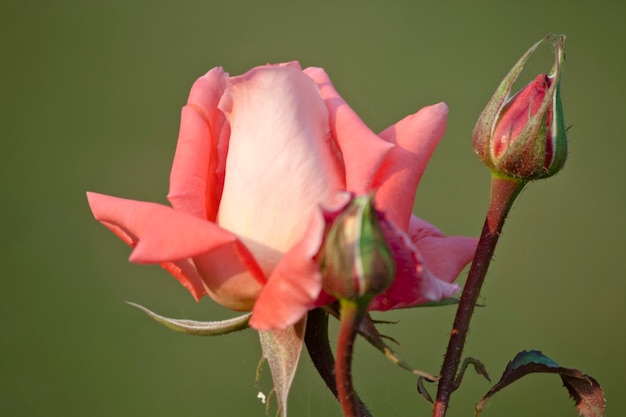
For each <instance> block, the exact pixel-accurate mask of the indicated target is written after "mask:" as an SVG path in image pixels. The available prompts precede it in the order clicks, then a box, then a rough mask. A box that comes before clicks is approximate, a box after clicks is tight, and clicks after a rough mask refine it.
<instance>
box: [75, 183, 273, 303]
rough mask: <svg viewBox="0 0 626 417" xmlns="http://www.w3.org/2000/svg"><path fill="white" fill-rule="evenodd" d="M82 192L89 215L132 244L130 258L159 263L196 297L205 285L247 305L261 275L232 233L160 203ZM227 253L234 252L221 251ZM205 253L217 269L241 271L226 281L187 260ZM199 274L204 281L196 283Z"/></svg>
mask: <svg viewBox="0 0 626 417" xmlns="http://www.w3.org/2000/svg"><path fill="white" fill-rule="evenodd" d="M87 197H88V199H89V205H90V206H91V210H92V212H93V214H94V217H95V218H96V219H97V220H99V221H100V222H102V223H103V224H104V225H105V226H107V227H108V228H109V229H110V230H111V231H113V233H115V234H116V235H117V236H118V237H120V238H121V239H122V240H123V241H124V242H126V243H127V244H128V245H130V246H132V247H134V248H135V249H134V251H133V253H132V254H131V256H130V261H131V262H137V263H158V264H160V265H161V266H162V267H163V268H164V269H166V270H167V271H168V272H170V273H171V274H172V275H174V276H175V277H176V278H178V279H179V281H180V282H181V283H182V284H183V285H184V286H185V287H186V288H187V289H189V290H190V291H191V293H192V294H193V295H194V297H195V298H196V299H198V298H200V297H201V296H202V295H203V294H205V293H206V290H205V286H206V287H207V288H210V289H213V288H216V287H219V288H220V291H209V293H210V294H211V295H212V297H213V299H214V300H215V301H217V302H218V303H220V304H223V305H225V306H227V307H230V308H233V309H246V308H248V309H249V308H250V306H251V302H250V299H251V298H256V295H257V294H258V291H259V290H260V284H259V282H258V280H260V279H262V274H261V272H260V269H259V267H258V266H257V265H256V263H255V262H254V259H252V258H251V256H250V254H249V253H248V252H247V250H246V249H245V247H243V245H241V243H240V242H239V241H238V240H237V238H236V237H235V236H234V235H232V234H231V233H229V232H227V231H226V230H224V229H221V228H220V227H218V226H216V225H215V224H213V223H210V222H207V221H205V220H201V219H198V218H197V217H195V216H192V215H189V214H186V213H181V212H177V211H175V210H173V209H171V208H169V207H166V206H162V205H160V204H155V203H146V202H142V201H134V200H126V199H122V198H117V197H110V196H106V195H103V194H96V193H87ZM213 252H215V253H213ZM230 252H232V253H235V254H236V256H228V257H227V256H224V255H225V254H228V253H230ZM209 254H211V255H209ZM209 257H212V258H211V259H212V260H213V262H215V263H216V264H217V265H219V268H220V270H221V271H226V272H228V271H233V270H239V271H244V272H245V274H241V275H240V277H239V279H232V280H229V281H227V278H230V277H231V276H230V275H228V274H224V273H222V274H221V275H215V276H211V275H205V274H204V273H203V272H204V271H203V270H202V269H200V270H199V271H198V270H197V269H196V266H195V265H194V264H193V263H192V262H191V260H190V259H189V258H194V260H198V262H200V263H201V262H202V261H203V260H205V259H208V258H209ZM216 258H217V260H216ZM201 273H202V276H204V277H205V279H204V281H209V282H208V284H207V283H206V282H202V281H203V280H202V278H201ZM255 278H256V279H255ZM213 280H214V281H213ZM224 282H226V284H225V283H224ZM241 288H245V291H242V290H241ZM238 297H241V299H240V300H239V299H238ZM233 299H235V300H236V302H234V301H232V300H233ZM246 303H247V304H246Z"/></svg>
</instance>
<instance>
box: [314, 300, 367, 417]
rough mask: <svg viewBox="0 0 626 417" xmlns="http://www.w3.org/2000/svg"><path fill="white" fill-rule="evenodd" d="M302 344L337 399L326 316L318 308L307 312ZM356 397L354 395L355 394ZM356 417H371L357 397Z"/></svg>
mask: <svg viewBox="0 0 626 417" xmlns="http://www.w3.org/2000/svg"><path fill="white" fill-rule="evenodd" d="M304 342H305V343H306V347H307V350H308V351H309V356H310V357H311V360H312V361H313V365H314V366H315V369H317V372H318V373H319V374H320V376H321V377H322V379H323V380H324V382H325V383H326V386H328V389H330V391H331V392H332V393H333V395H334V396H335V398H337V399H339V397H338V394H337V384H336V383H335V373H334V370H333V368H334V366H335V357H334V356H333V352H332V350H331V348H330V341H329V340H328V314H327V313H326V312H325V311H323V310H322V309H320V308H318V309H315V310H311V311H309V315H308V317H307V321H306V333H305V334H304ZM355 395H356V394H355ZM357 401H358V411H359V413H358V416H360V417H372V415H371V414H370V412H369V411H368V410H367V407H366V406H365V404H363V402H362V401H361V399H360V398H358V396H357Z"/></svg>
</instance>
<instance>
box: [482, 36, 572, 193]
mask: <svg viewBox="0 0 626 417" xmlns="http://www.w3.org/2000/svg"><path fill="white" fill-rule="evenodd" d="M546 40H551V41H552V42H553V46H554V53H555V59H554V65H553V66H552V70H551V72H550V74H547V75H546V74H540V75H538V76H537V77H536V78H535V79H534V80H533V81H532V82H531V83H529V84H528V85H527V86H526V87H524V88H523V89H522V90H521V91H519V92H518V93H517V94H515V95H513V96H512V97H510V96H509V94H510V91H511V88H512V86H513V83H514V82H515V80H516V79H517V77H518V76H519V74H520V73H521V71H522V69H523V67H524V64H525V63H526V61H527V60H528V58H529V57H530V55H531V54H532V53H533V52H534V51H535V50H536V49H537V47H538V46H539V45H540V44H541V43H543V42H544V41H546ZM564 41H565V37H564V36H562V35H554V36H552V35H549V36H548V37H546V38H545V39H543V40H541V41H539V42H537V43H536V44H535V45H533V46H532V47H531V48H530V49H529V50H528V51H527V52H526V53H525V54H524V55H523V56H522V57H521V58H520V60H519V61H518V62H517V63H516V64H515V66H513V68H512V69H511V71H510V72H509V73H508V74H507V76H506V77H505V78H504V80H503V81H502V83H501V84H500V86H499V87H498V89H497V90H496V92H495V93H494V95H493V97H492V98H491V100H490V101H489V103H488V104H487V106H486V107H485V109H484V110H483V113H482V114H481V116H480V118H479V119H478V122H477V124H476V128H475V129H474V137H473V143H474V151H475V152H476V154H477V155H478V156H479V158H480V159H481V160H482V161H483V162H484V163H485V164H486V165H487V166H488V167H489V168H490V169H491V170H492V171H493V172H494V173H496V174H498V175H504V176H507V177H513V178H516V179H520V180H524V181H526V180H534V179H539V178H546V177H550V176H552V175H554V174H556V173H557V172H558V171H559V170H561V168H562V167H563V165H564V164H565V160H566V158H567V138H566V132H565V130H566V129H565V123H564V120H563V110H562V107H561V97H560V82H561V71H562V65H563V61H564V56H565V54H564V52H563V42H564Z"/></svg>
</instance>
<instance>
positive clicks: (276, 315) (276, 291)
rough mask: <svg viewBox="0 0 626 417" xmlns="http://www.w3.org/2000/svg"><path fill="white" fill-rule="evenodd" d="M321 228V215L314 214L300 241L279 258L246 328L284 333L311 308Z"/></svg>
mask: <svg viewBox="0 0 626 417" xmlns="http://www.w3.org/2000/svg"><path fill="white" fill-rule="evenodd" d="M324 226H325V222H324V219H323V216H322V214H321V212H317V213H315V214H314V215H313V216H312V218H311V223H310V224H309V227H308V230H307V233H306V235H305V236H304V238H303V239H302V240H300V241H299V242H298V243H297V244H296V245H295V246H294V247H293V248H292V249H291V250H290V251H289V252H287V254H286V255H284V256H283V257H282V259H281V260H280V263H279V264H278V265H277V266H276V268H275V269H274V272H273V273H272V276H271V277H270V279H269V281H268V283H267V285H266V286H265V288H263V291H262V292H261V295H260V296H259V299H258V300H257V302H256V304H255V306H254V310H253V312H252V318H251V319H250V326H252V327H254V328H255V329H257V330H267V329H284V328H287V327H288V326H291V325H293V324H295V323H297V322H298V321H299V320H300V319H302V317H304V316H305V315H306V313H307V311H309V310H310V309H312V308H313V307H314V306H315V300H316V299H317V297H318V296H319V295H320V292H321V290H322V275H321V272H320V270H319V266H318V264H317V262H316V261H315V260H314V257H315V255H316V254H317V253H318V252H319V249H320V246H321V244H322V239H323V235H324Z"/></svg>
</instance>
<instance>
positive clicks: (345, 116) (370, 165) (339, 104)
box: [304, 68, 392, 195]
mask: <svg viewBox="0 0 626 417" xmlns="http://www.w3.org/2000/svg"><path fill="white" fill-rule="evenodd" d="M304 73H305V74H306V75H308V76H309V77H311V79H312V80H314V81H315V82H316V83H317V85H318V88H319V89H320V92H321V94H322V97H323V98H324V101H325V103H326V106H327V107H328V111H329V116H330V129H331V133H332V135H333V137H334V138H335V139H336V140H337V143H338V145H339V148H340V149H341V153H342V155H343V158H344V163H345V171H346V189H347V190H348V191H352V192H354V193H355V194H357V195H358V194H366V193H367V192H369V190H370V189H371V188H372V182H373V180H374V176H375V175H376V172H377V171H378V169H379V167H380V164H381V163H382V161H383V159H384V158H385V156H386V155H387V153H388V152H389V150H390V149H391V148H392V146H391V145H390V144H389V143H387V142H385V141H384V140H381V138H379V137H378V136H377V135H376V134H375V133H374V132H372V131H371V130H370V129H369V128H368V127H367V126H366V125H365V123H363V121H362V120H361V119H360V118H359V116H357V114H356V113H355V112H354V110H352V109H351V108H350V106H349V105H348V104H347V103H346V102H345V100H344V99H343V98H341V96H340V95H339V93H337V91H336V90H335V87H333V85H332V83H331V81H330V78H329V77H328V75H327V74H326V72H325V71H324V70H323V69H322V68H306V69H305V70H304Z"/></svg>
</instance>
